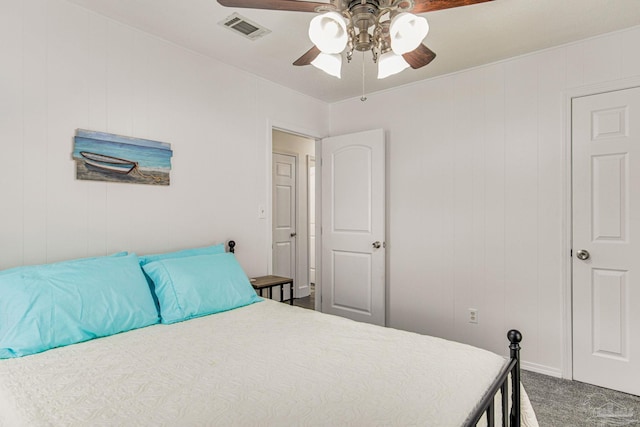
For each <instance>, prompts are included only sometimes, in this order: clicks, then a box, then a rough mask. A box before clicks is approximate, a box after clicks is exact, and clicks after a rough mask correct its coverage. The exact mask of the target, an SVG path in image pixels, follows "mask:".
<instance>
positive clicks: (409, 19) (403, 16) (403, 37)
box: [389, 12, 429, 55]
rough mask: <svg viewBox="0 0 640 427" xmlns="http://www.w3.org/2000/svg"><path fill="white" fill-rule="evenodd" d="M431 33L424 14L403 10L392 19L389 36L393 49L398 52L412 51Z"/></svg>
mask: <svg viewBox="0 0 640 427" xmlns="http://www.w3.org/2000/svg"><path fill="white" fill-rule="evenodd" d="M428 33H429V23H428V22H427V20H426V19H425V18H423V17H422V16H416V15H414V14H413V13H408V12H402V13H399V14H398V15H396V16H395V17H394V18H393V19H392V20H391V25H390V26H389V36H390V37H391V49H393V51H394V52H395V53H396V54H397V55H402V54H403V53H407V52H411V51H412V50H414V49H416V48H417V47H418V46H420V43H422V40H423V39H424V38H425V37H427V34H428Z"/></svg>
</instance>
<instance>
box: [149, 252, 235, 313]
mask: <svg viewBox="0 0 640 427" xmlns="http://www.w3.org/2000/svg"><path fill="white" fill-rule="evenodd" d="M223 253H225V248H224V244H223V243H220V244H218V245H213V246H206V247H204V248H193V249H183V250H181V251H176V252H168V253H164V254H154V255H143V256H141V257H140V258H139V260H140V266H141V267H142V266H144V265H145V264H148V263H150V262H153V261H160V260H163V259H171V258H186V257H190V256H197V255H213V254H223ZM144 276H145V279H146V280H147V285H149V290H150V291H151V295H152V296H153V303H154V304H155V306H156V310H157V312H158V316H160V315H161V308H160V302H159V301H158V297H157V295H156V288H155V284H154V283H153V280H151V278H150V277H149V275H148V274H147V273H146V272H145V273H144Z"/></svg>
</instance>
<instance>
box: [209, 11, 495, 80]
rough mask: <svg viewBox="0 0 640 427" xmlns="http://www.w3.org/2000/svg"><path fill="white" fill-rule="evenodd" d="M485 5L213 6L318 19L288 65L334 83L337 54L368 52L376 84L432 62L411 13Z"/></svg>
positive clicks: (421, 27) (422, 22)
mask: <svg viewBox="0 0 640 427" xmlns="http://www.w3.org/2000/svg"><path fill="white" fill-rule="evenodd" d="M487 1H492V0H329V3H321V2H316V1H305V0H218V3H220V4H221V5H223V6H227V7H242V8H250V9H269V10H287V11H295V12H317V13H321V15H319V16H316V17H314V18H313V19H312V20H311V23H310V25H309V38H310V39H311V42H312V43H313V44H314V46H313V47H312V48H311V49H309V51H307V52H306V53H305V54H304V55H302V56H301V57H300V58H298V59H297V60H296V61H295V62H294V63H293V65H297V66H298V65H309V64H312V65H313V66H315V67H317V68H319V69H321V70H323V71H325V72H326V73H328V74H330V75H332V76H335V77H338V78H340V71H341V67H342V55H343V54H344V56H346V58H347V61H348V62H350V61H351V58H352V57H353V52H354V51H358V52H363V53H364V52H367V51H370V52H371V53H372V56H373V62H374V63H377V64H378V78H379V79H383V78H385V77H388V76H390V75H392V74H397V73H399V72H401V71H402V70H404V69H406V68H408V67H409V66H410V67H411V68H413V69H418V68H421V67H424V66H425V65H427V64H429V63H430V62H431V61H433V59H434V58H435V57H436V54H435V53H434V52H433V51H432V50H430V49H429V48H428V47H427V46H425V45H424V44H423V43H422V40H423V39H424V38H425V37H426V36H427V34H428V32H429V24H428V22H427V20H426V19H425V18H424V17H421V16H417V15H415V14H414V13H424V12H432V11H436V10H441V9H449V8H454V7H460V6H468V5H472V4H476V3H484V2H487ZM409 12H414V13H409ZM363 71H364V64H363ZM363 84H364V76H363Z"/></svg>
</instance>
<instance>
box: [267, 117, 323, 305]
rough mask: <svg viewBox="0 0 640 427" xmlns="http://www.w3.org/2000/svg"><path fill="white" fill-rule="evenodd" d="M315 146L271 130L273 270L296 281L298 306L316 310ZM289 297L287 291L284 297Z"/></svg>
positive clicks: (306, 138)
mask: <svg viewBox="0 0 640 427" xmlns="http://www.w3.org/2000/svg"><path fill="white" fill-rule="evenodd" d="M315 145H316V141H315V140H314V139H313V138H308V137H304V136H301V135H297V134H293V133H290V132H287V131H283V130H279V129H272V185H271V187H272V189H271V190H272V256H271V259H272V266H271V267H272V271H273V274H274V275H277V276H285V277H291V278H292V279H294V298H295V299H296V300H295V301H296V305H303V306H305V307H308V308H311V309H314V308H315V255H314V254H315V250H314V249H315ZM284 298H285V299H288V298H289V295H288V291H287V293H286V294H285V295H284Z"/></svg>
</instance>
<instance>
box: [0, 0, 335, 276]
mask: <svg viewBox="0 0 640 427" xmlns="http://www.w3.org/2000/svg"><path fill="white" fill-rule="evenodd" d="M0 40H2V41H3V42H2V55H1V56H0V160H1V162H0V163H1V164H2V167H1V168H0V204H1V205H0V269H2V268H8V267H12V266H17V265H22V264H34V263H44V262H51V261H57V260H62V259H69V258H75V257H82V256H92V255H101V254H108V253H111V252H115V251H118V250H122V249H126V250H131V251H136V252H138V253H150V252H160V251H166V250H173V249H180V248H185V247H192V246H200V245H207V244H212V243H217V242H221V241H224V240H226V239H229V238H234V239H236V240H237V241H238V252H237V253H238V257H239V259H240V262H241V263H242V264H243V266H244V267H245V269H246V270H247V273H248V274H250V275H255V274H266V273H267V270H268V256H267V251H266V248H267V245H268V243H267V239H268V233H269V229H270V227H269V224H267V220H265V219H258V205H263V206H268V205H269V203H268V200H267V197H268V194H269V189H268V185H267V184H266V181H267V178H268V176H269V174H270V171H271V167H270V157H269V151H270V142H271V134H270V133H271V123H273V122H278V123H282V124H287V123H291V124H292V125H295V126H296V127H297V128H304V129H308V130H309V132H310V133H313V134H318V135H323V134H326V133H327V129H328V111H329V107H328V105H327V104H325V103H322V102H320V101H317V100H314V99H312V98H309V97H306V96H303V95H300V94H298V93H296V92H293V91H290V90H288V89H286V88H283V87H281V86H277V85H275V84H272V83H270V82H267V81H265V80H262V79H260V78H257V77H255V76H253V75H251V74H248V73H245V72H243V71H241V70H238V69H235V68H232V67H229V66H226V65H224V64H221V63H219V62H216V61H213V60H211V59H208V58H205V57H203V56H201V55H198V54H195V53H192V52H190V51H187V50H185V49H182V48H180V47H177V46H175V45H173V44H170V43H168V42H165V41H163V40H159V39H157V38H154V37H152V36H149V35H147V34H145V33H143V32H140V31H138V30H135V29H132V28H130V27H127V26H124V25H122V24H120V23H117V22H114V21H112V20H109V19H106V18H104V17H102V16H100V15H96V14H94V13H91V12H88V11H86V10H84V9H82V8H79V7H78V6H75V5H72V4H69V3H67V2H65V1H63V0H22V1H3V2H1V3H0ZM76 128H85V129H91V130H99V131H106V132H112V133H117V134H122V135H129V136H135V137H141V138H148V139H156V140H159V141H164V142H169V143H171V144H172V149H173V150H174V158H173V170H172V172H171V185H170V186H169V187H160V186H150V185H131V184H114V183H103V182H91V181H78V180H76V179H75V163H74V162H73V161H72V160H71V152H72V146H73V135H74V132H75V129H76Z"/></svg>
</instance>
